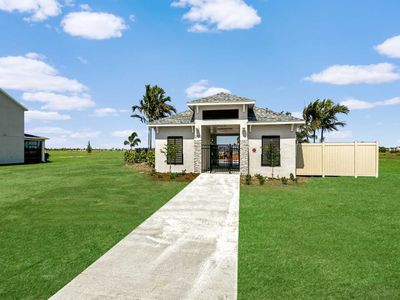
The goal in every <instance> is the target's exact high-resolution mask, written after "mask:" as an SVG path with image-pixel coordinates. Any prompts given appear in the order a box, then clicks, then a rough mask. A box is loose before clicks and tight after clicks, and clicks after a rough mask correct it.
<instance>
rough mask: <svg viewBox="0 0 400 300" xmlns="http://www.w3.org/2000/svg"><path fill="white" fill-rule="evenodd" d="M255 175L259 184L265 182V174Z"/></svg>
mask: <svg viewBox="0 0 400 300" xmlns="http://www.w3.org/2000/svg"><path fill="white" fill-rule="evenodd" d="M256 177H257V179H258V183H259V184H260V185H264V184H265V180H266V177H265V176H262V175H260V174H257V175H256Z"/></svg>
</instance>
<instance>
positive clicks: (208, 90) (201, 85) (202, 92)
mask: <svg viewBox="0 0 400 300" xmlns="http://www.w3.org/2000/svg"><path fill="white" fill-rule="evenodd" d="M218 93H228V94H230V93H231V92H230V91H229V90H227V89H225V88H221V87H213V86H211V87H210V86H209V83H208V80H204V79H203V80H200V81H198V82H195V83H193V84H192V85H190V86H189V87H188V88H187V89H186V96H187V97H188V98H202V97H208V96H212V95H215V94H218Z"/></svg>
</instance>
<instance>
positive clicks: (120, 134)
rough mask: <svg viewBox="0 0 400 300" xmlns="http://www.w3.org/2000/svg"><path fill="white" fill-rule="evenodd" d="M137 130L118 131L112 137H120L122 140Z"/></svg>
mask: <svg viewBox="0 0 400 300" xmlns="http://www.w3.org/2000/svg"><path fill="white" fill-rule="evenodd" d="M134 131H135V130H133V129H127V130H117V131H114V132H113V133H112V134H111V135H112V136H115V137H120V138H127V137H128V136H130V135H131V134H132V132H134Z"/></svg>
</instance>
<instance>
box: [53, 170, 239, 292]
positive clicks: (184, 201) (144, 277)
mask: <svg viewBox="0 0 400 300" xmlns="http://www.w3.org/2000/svg"><path fill="white" fill-rule="evenodd" d="M239 181H240V179H239V175H237V174H235V175H230V174H201V175H200V176H199V177H198V178H196V179H195V180H194V181H193V182H192V183H190V184H189V185H188V186H187V187H186V188H185V189H183V190H182V191H181V192H180V193H179V194H178V195H176V196H175V197H174V198H172V199H171V200H170V201H169V202H168V203H167V204H166V205H164V206H163V207H162V208H161V209H159V210H158V211H157V212H156V213H155V214H153V215H152V216H151V217H150V218H149V219H147V220H146V221H145V222H144V223H142V224H141V225H140V226H139V227H137V228H136V229H135V230H133V231H132V232H131V233H130V234H129V235H128V236H127V237H125V238H124V239H123V240H122V241H120V242H119V243H118V244H117V245H115V246H114V247H113V248H112V249H111V250H110V251H108V252H107V253H106V254H104V255H103V256H102V257H100V258H99V259H98V260H97V261H96V262H94V263H93V264H92V265H91V266H89V267H88V268H87V269H86V270H85V271H83V272H82V273H81V274H80V275H78V276H77V277H76V278H75V279H74V280H72V281H71V282H70V283H69V284H67V285H66V286H65V287H64V288H62V289H61V290H60V291H59V292H58V293H56V294H55V295H54V296H53V297H52V298H51V299H236V295H237V245H238V210H239V188H240V183H239ZM149 188H151V187H149Z"/></svg>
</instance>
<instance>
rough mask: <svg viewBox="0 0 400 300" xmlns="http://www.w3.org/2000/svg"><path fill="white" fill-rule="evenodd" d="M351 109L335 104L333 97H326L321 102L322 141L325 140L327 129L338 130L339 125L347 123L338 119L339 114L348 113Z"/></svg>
mask: <svg viewBox="0 0 400 300" xmlns="http://www.w3.org/2000/svg"><path fill="white" fill-rule="evenodd" d="M349 111H350V110H349V109H348V107H347V106H345V105H341V104H335V103H334V102H333V101H332V100H331V99H324V100H322V101H321V102H320V109H319V112H320V116H319V117H320V129H321V142H323V141H324V140H325V137H324V132H325V131H333V130H335V131H337V130H338V127H343V126H345V125H346V123H345V122H343V121H338V119H337V114H346V115H347V114H348V113H349Z"/></svg>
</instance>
